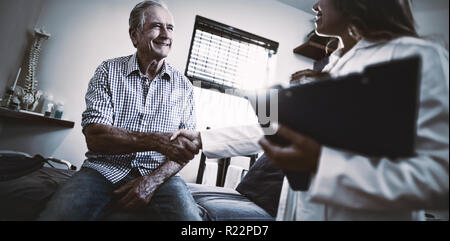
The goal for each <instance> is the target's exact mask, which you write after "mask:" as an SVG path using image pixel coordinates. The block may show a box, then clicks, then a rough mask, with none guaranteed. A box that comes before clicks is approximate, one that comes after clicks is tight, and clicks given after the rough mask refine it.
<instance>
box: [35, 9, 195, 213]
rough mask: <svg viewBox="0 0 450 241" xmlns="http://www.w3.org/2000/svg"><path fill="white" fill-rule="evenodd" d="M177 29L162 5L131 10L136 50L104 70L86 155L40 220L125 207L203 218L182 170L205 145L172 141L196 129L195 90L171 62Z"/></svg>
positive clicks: (94, 90) (94, 93)
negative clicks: (177, 133)
mask: <svg viewBox="0 0 450 241" xmlns="http://www.w3.org/2000/svg"><path fill="white" fill-rule="evenodd" d="M173 31H174V20H173V17H172V15H171V13H170V12H169V10H168V9H167V7H166V6H165V5H163V4H161V3H160V2H156V1H144V2H141V3H139V4H137V5H136V6H135V8H134V9H133V10H132V12H131V14H130V29H129V33H130V37H131V40H132V42H133V45H134V46H135V47H136V49H137V52H136V53H135V54H134V55H131V56H127V57H121V58H116V59H112V60H107V61H104V62H103V63H102V64H101V65H100V66H99V67H98V68H97V70H96V72H95V75H94V77H93V78H92V79H91V81H90V83H89V87H88V91H87V94H86V110H85V112H84V113H83V120H82V126H83V133H84V135H85V137H86V143H87V146H88V149H89V151H88V152H87V153H86V157H87V160H86V161H85V162H84V164H83V167H82V169H81V170H80V171H79V172H77V173H76V174H74V176H73V177H72V178H71V179H70V180H69V181H68V182H67V183H66V184H64V185H63V186H62V187H61V188H60V189H59V190H58V191H57V192H56V193H55V195H54V196H53V198H52V199H51V200H50V202H49V203H48V205H47V207H46V209H45V210H44V211H43V212H42V214H41V216H40V219H41V220H100V219H105V218H106V219H108V217H111V216H114V214H117V213H120V212H122V213H123V211H125V213H128V214H130V213H134V214H136V215H138V214H139V217H140V218H143V219H147V220H181V221H200V220H201V217H200V211H199V209H198V207H197V205H196V203H195V201H194V199H193V197H192V195H191V194H190V192H189V189H188V188H187V186H186V184H185V182H184V181H183V180H182V179H181V177H179V176H176V175H175V174H176V173H177V172H178V171H180V170H181V168H182V167H183V166H184V165H185V164H186V163H187V162H188V161H189V160H192V159H193V157H194V155H195V154H197V153H198V151H199V144H198V143H195V142H191V141H190V140H188V139H177V140H176V141H170V140H169V138H170V136H171V133H173V132H174V131H177V130H179V129H183V128H187V129H191V130H193V129H195V126H196V122H195V106H194V98H193V87H192V85H191V83H190V82H189V80H188V79H187V78H186V77H184V76H183V74H181V73H180V72H178V71H177V70H175V69H174V68H173V67H172V66H170V65H169V64H168V63H167V62H166V61H165V58H166V57H167V56H168V54H169V52H170V50H171V47H172V43H173ZM119 216H120V215H119ZM122 217H123V216H122ZM132 218H133V219H136V218H137V216H132Z"/></svg>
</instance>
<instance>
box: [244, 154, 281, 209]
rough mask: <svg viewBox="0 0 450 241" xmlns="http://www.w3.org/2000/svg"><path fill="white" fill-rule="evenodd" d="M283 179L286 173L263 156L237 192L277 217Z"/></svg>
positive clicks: (251, 169)
mask: <svg viewBox="0 0 450 241" xmlns="http://www.w3.org/2000/svg"><path fill="white" fill-rule="evenodd" d="M283 178H284V173H283V172H282V171H281V170H280V169H278V168H276V167H275V165H274V164H272V162H270V161H269V159H268V158H267V157H266V156H265V155H263V156H261V157H260V158H259V159H258V161H256V162H255V164H254V165H253V166H252V167H251V168H250V170H249V171H248V173H247V175H245V177H244V179H243V180H242V181H241V182H240V183H239V185H238V186H237V188H236V190H237V191H238V192H239V193H240V194H242V195H244V196H245V197H247V198H248V199H249V200H251V201H252V202H254V203H256V204H257V205H258V206H260V207H261V208H263V209H264V210H265V211H266V212H268V213H269V214H270V215H272V217H275V216H276V215H277V210H278V203H279V201H280V194H281V187H282V185H283Z"/></svg>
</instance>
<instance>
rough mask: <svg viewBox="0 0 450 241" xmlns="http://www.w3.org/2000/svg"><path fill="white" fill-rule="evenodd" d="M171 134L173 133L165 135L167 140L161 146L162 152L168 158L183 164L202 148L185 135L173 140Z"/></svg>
mask: <svg viewBox="0 0 450 241" xmlns="http://www.w3.org/2000/svg"><path fill="white" fill-rule="evenodd" d="M171 136H172V134H165V135H164V138H165V140H164V144H163V145H161V147H160V152H161V153H162V154H163V155H165V156H166V157H167V158H168V159H170V160H173V161H175V162H177V163H179V164H181V165H184V164H186V163H187V162H189V161H190V160H192V159H194V156H195V155H197V154H198V152H199V150H200V146H199V145H198V144H197V143H195V142H192V141H191V140H189V139H188V138H186V137H183V136H180V137H179V138H177V139H176V140H173V141H171V140H170V137H171Z"/></svg>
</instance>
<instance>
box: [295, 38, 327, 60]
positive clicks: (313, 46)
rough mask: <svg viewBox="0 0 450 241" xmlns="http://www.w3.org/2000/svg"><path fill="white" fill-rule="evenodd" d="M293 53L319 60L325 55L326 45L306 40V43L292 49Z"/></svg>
mask: <svg viewBox="0 0 450 241" xmlns="http://www.w3.org/2000/svg"><path fill="white" fill-rule="evenodd" d="M294 53H296V54H300V55H303V56H305V57H308V58H310V59H314V60H320V59H323V58H325V57H326V56H327V53H326V47H325V46H324V45H321V44H318V43H315V42H313V41H307V42H306V43H304V44H302V45H300V46H298V47H297V48H295V49H294Z"/></svg>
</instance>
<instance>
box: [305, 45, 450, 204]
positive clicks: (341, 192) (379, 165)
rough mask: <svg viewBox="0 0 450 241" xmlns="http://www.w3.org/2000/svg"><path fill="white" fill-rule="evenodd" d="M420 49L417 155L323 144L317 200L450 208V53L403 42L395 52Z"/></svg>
mask: <svg viewBox="0 0 450 241" xmlns="http://www.w3.org/2000/svg"><path fill="white" fill-rule="evenodd" d="M415 53H420V54H421V56H422V83H421V85H422V86H421V94H420V98H421V99H420V107H419V115H418V123H417V137H416V147H415V148H416V153H417V155H416V156H415V157H412V158H403V159H395V160H393V159H388V158H368V157H365V156H361V155H356V154H354V153H351V152H346V151H343V150H337V149H333V148H329V147H323V148H322V153H321V157H320V160H319V168H318V171H317V173H316V174H315V177H314V178H315V181H314V183H313V186H311V190H310V193H311V201H312V202H316V203H324V204H329V205H336V206H341V207H345V208H349V209H358V210H374V211H377V210H386V209H396V210H399V211H400V210H423V209H440V208H442V209H447V208H448V205H449V174H448V171H449V104H448V101H449V89H448V81H449V77H448V66H449V65H448V52H445V51H438V50H437V49H436V48H430V47H423V48H421V49H420V50H418V49H414V48H408V47H402V46H400V47H398V49H396V50H395V51H394V57H405V56H408V55H411V54H415Z"/></svg>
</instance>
